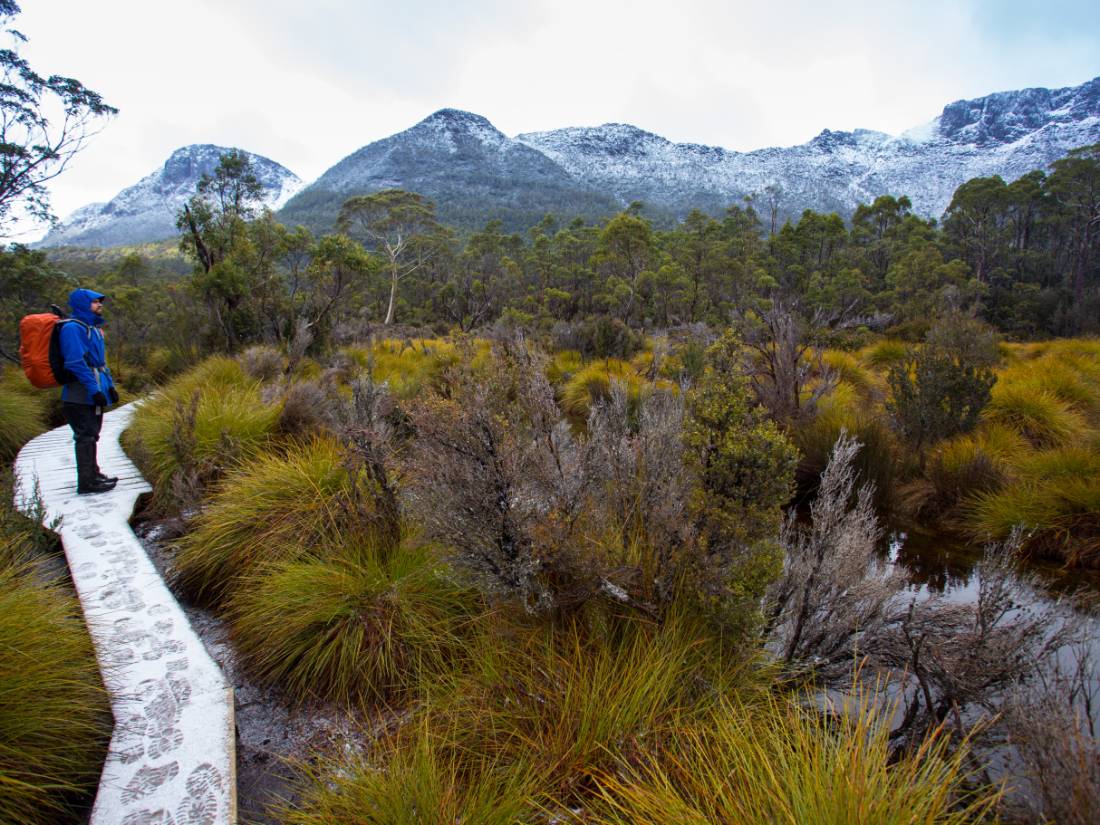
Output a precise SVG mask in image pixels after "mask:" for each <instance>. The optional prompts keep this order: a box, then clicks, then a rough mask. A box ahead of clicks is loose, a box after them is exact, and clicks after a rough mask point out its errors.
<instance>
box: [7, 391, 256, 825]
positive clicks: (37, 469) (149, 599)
mask: <svg viewBox="0 0 1100 825" xmlns="http://www.w3.org/2000/svg"><path fill="white" fill-rule="evenodd" d="M132 412H133V410H132V408H131V407H123V408H121V409H118V410H115V411H113V412H109V413H108V414H107V415H106V417H105V419H104V423H103V433H102V434H101V436H100V441H99V465H100V467H102V468H103V471H104V472H106V473H107V474H108V475H117V476H118V477H119V482H118V486H117V487H116V488H115V489H114V490H112V491H111V492H109V493H100V494H98V495H85V496H78V495H77V494H76V467H75V461H74V457H73V442H72V432H71V430H70V429H69V428H68V427H61V428H59V429H56V430H53V431H51V432H48V433H45V434H44V435H41V436H39V437H38V438H36V439H34V440H33V441H31V442H29V443H28V444H27V445H26V446H25V447H24V448H23V450H22V451H21V452H20V453H19V457H18V458H17V459H16V472H17V473H18V480H19V486H18V487H17V489H16V504H17V506H19V507H20V508H21V509H23V510H24V511H27V510H28V505H29V502H30V499H31V496H32V495H33V491H34V488H35V484H36V482H37V484H38V488H39V490H40V494H41V496H42V500H43V502H44V504H45V508H46V513H47V514H46V517H45V522H46V524H47V526H50V524H51V523H52V522H54V520H56V519H58V518H60V519H61V523H60V526H58V527H56V528H55V529H57V531H58V532H59V534H60V535H61V541H62V543H63V544H64V546H65V555H66V557H67V558H68V561H69V569H70V570H71V571H72V577H73V581H74V583H75V584H76V589H77V593H78V594H79V595H80V602H81V605H82V606H83V608H84V617H85V620H86V621H87V623H88V627H89V629H90V630H91V635H92V640H93V641H94V642H95V649H96V655H97V657H98V658H99V666H100V669H101V671H102V672H103V680H104V683H105V684H106V685H107V689H108V691H109V692H110V694H111V710H112V712H113V713H114V717H115V729H114V735H113V736H112V737H111V747H110V751H109V753H108V755H107V761H106V763H105V764H104V766H103V775H102V777H101V778H100V784H99V791H98V793H97V795H96V800H95V807H94V808H93V810H92V817H91V823H92V825H199V824H200V823H201V825H221V823H233V822H235V821H236V800H235V794H236V787H235V777H234V773H235V763H234V734H233V696H232V693H231V691H230V689H229V687H228V686H227V685H226V683H225V680H224V679H223V677H222V674H221V671H220V670H219V669H218V666H217V665H216V664H215V663H214V661H213V660H212V659H211V658H210V656H209V655H208V654H207V652H206V650H205V648H204V647H203V645H202V643H201V642H200V641H199V639H198V637H197V636H196V635H195V634H194V632H193V631H192V630H191V626H190V624H189V623H188V621H187V618H186V617H185V616H184V613H183V611H182V610H181V609H180V606H179V604H177V603H176V600H175V599H174V598H173V597H172V594H171V593H170V592H169V590H168V588H167V587H166V586H165V584H164V582H163V581H162V580H161V578H160V576H159V575H158V574H157V571H156V569H155V568H154V567H153V564H152V562H151V561H150V560H149V557H148V556H147V555H146V554H145V550H144V548H142V546H141V544H140V543H139V542H138V540H137V537H136V536H135V535H134V534H133V532H132V531H131V530H130V527H129V523H128V522H129V518H130V515H131V514H132V513H133V509H134V504H135V503H136V501H137V497H138V496H139V495H140V494H141V493H144V492H148V491H149V489H150V487H149V485H148V484H147V483H146V481H145V480H144V479H143V478H142V477H141V474H140V473H139V472H138V471H137V469H136V468H135V467H134V465H133V464H132V463H131V462H130V460H129V459H128V458H127V457H126V455H125V454H124V453H123V452H122V448H121V447H120V446H119V443H118V437H119V435H120V434H121V432H122V430H123V429H125V427H126V425H127V423H128V422H129V420H130V415H131V414H132Z"/></svg>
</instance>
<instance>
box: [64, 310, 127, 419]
mask: <svg viewBox="0 0 1100 825" xmlns="http://www.w3.org/2000/svg"><path fill="white" fill-rule="evenodd" d="M104 297H106V296H104V295H103V294H102V293H100V292H95V291H94V290H91V289H77V290H74V291H73V293H72V294H71V295H70V296H69V306H70V307H72V310H73V314H72V317H73V318H75V319H76V320H77V321H80V322H81V323H79V324H74V323H72V322H69V323H67V324H65V325H63V326H62V327H61V339H60V340H61V355H62V357H63V358H64V359H65V369H67V370H69V371H70V372H71V373H72V374H73V375H75V376H76V378H77V380H76V381H74V382H72V383H69V384H65V386H64V387H62V388H61V400H62V401H66V402H68V403H70V404H89V405H91V404H93V403H94V402H93V401H92V397H93V396H94V395H95V394H96V393H97V392H101V393H103V394H104V395H109V394H108V392H107V390H108V388H110V387H113V386H114V385H115V382H114V379H113V378H112V377H111V371H110V370H109V369H107V352H106V348H105V346H104V343H103V333H102V332H101V331H100V330H99V327H100V326H102V324H103V316H102V315H97V314H96V313H94V312H92V301H95V300H102V299H103V298H104Z"/></svg>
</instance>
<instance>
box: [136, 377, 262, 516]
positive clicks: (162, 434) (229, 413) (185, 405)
mask: <svg viewBox="0 0 1100 825" xmlns="http://www.w3.org/2000/svg"><path fill="white" fill-rule="evenodd" d="M280 412H281V409H280V406H279V405H271V404H265V403H264V402H263V399H262V396H261V393H260V386H259V384H258V383H257V382H255V381H253V380H252V379H250V378H248V377H247V376H246V375H245V374H244V371H243V369H242V368H241V365H240V364H239V363H238V362H237V361H235V360H233V359H231V358H223V357H215V358H210V359H207V360H206V361H204V362H203V363H202V364H200V365H199V366H197V367H196V368H195V369H193V370H191V371H189V372H187V373H185V374H183V375H181V376H180V377H179V378H177V379H176V380H175V381H173V382H171V383H170V384H169V385H168V386H167V387H165V388H164V389H163V390H162V391H161V392H160V393H158V394H156V395H154V396H152V397H151V398H149V399H147V400H145V401H144V402H143V403H142V404H141V405H140V406H139V407H138V409H137V410H136V412H135V414H134V418H133V423H132V424H131V425H130V429H129V430H128V431H127V433H126V434H125V436H124V440H123V444H124V446H126V447H127V449H128V451H129V452H130V454H131V455H132V456H133V457H134V459H135V460H136V461H137V463H138V464H139V465H140V467H141V470H142V472H143V473H144V474H145V475H146V477H147V478H148V479H149V480H150V481H151V482H153V484H154V486H155V488H156V492H155V494H154V495H155V499H156V501H157V502H158V504H159V505H160V506H161V507H163V508H164V509H174V508H175V507H178V506H179V504H180V501H178V500H174V497H177V498H178V497H179V496H180V495H181V493H180V488H181V487H186V486H192V485H196V484H199V485H201V484H206V483H209V482H211V481H213V480H216V479H217V478H219V477H220V476H221V475H222V474H223V473H224V472H225V471H226V470H228V469H229V468H230V467H233V466H234V465H236V464H237V463H238V462H240V461H243V460H246V459H249V458H251V457H253V456H254V455H256V454H257V453H258V452H259V451H260V450H262V449H263V448H264V447H266V446H268V444H269V442H270V440H271V438H272V436H273V435H274V434H275V432H276V425H277V423H278V420H279V415H280Z"/></svg>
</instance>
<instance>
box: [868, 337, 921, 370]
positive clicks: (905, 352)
mask: <svg viewBox="0 0 1100 825" xmlns="http://www.w3.org/2000/svg"><path fill="white" fill-rule="evenodd" d="M910 349H911V346H910V345H909V344H907V343H905V342H904V341H895V340H892V339H885V340H883V341H879V342H877V343H874V344H871V345H870V346H867V347H864V348H863V349H862V350H860V352H859V357H860V360H862V361H863V363H865V364H867V365H868V366H871V367H874V368H875V369H878V370H885V369H887V368H889V367H892V366H893V365H894V364H897V363H900V362H901V361H904V360H905V359H906V358H908V357H909V351H910Z"/></svg>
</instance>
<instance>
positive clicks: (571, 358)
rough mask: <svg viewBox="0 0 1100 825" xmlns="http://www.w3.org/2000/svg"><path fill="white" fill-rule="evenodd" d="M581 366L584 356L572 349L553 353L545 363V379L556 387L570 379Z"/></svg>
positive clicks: (582, 365)
mask: <svg viewBox="0 0 1100 825" xmlns="http://www.w3.org/2000/svg"><path fill="white" fill-rule="evenodd" d="M582 367H584V358H583V357H582V356H581V354H580V353H579V352H577V351H576V350H574V349H566V350H561V351H560V352H556V353H554V355H553V357H552V358H551V359H550V361H549V362H548V363H547V365H546V380H547V381H549V382H550V383H551V384H552V385H553V386H555V387H558V386H561V385H562V384H565V383H566V382H567V381H569V379H571V378H572V377H573V376H574V375H575V374H576V373H577V372H578V371H579V370H580V369H581V368H582Z"/></svg>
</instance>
